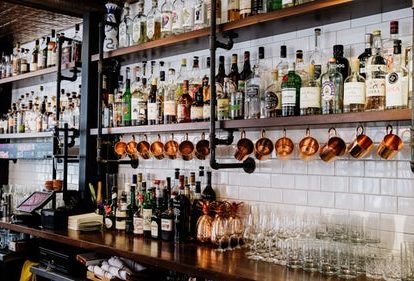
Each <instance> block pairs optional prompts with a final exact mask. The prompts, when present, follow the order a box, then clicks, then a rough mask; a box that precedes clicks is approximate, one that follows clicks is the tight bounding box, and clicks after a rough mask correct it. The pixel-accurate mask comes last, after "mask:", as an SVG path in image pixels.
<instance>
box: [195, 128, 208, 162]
mask: <svg viewBox="0 0 414 281" xmlns="http://www.w3.org/2000/svg"><path fill="white" fill-rule="evenodd" d="M209 154H210V142H209V141H208V140H206V134H205V133H204V132H203V133H202V134H201V140H199V141H198V142H197V144H196V146H195V156H196V157H197V159H199V160H205V159H206V157H207V156H208V155H209Z"/></svg>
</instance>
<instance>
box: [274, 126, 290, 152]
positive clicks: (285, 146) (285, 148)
mask: <svg viewBox="0 0 414 281" xmlns="http://www.w3.org/2000/svg"><path fill="white" fill-rule="evenodd" d="M294 149H295V145H294V143H293V141H292V140H291V139H290V138H288V137H286V129H283V137H281V138H280V139H278V140H277V141H276V143H275V152H276V156H277V157H278V158H279V159H287V158H289V156H290V155H291V154H292V152H293V150H294Z"/></svg>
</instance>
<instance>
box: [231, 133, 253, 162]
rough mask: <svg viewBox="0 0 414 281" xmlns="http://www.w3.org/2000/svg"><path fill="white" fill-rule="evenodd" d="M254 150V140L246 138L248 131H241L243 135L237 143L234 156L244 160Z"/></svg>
mask: <svg viewBox="0 0 414 281" xmlns="http://www.w3.org/2000/svg"><path fill="white" fill-rule="evenodd" d="M253 151H254V144H253V142H252V141H251V140H250V139H248V138H246V132H245V131H244V130H243V131H241V136H240V139H239V141H238V142H237V145H236V152H235V153H234V158H236V159H237V160H239V161H244V160H246V159H247V157H249V155H250V154H252V153H253Z"/></svg>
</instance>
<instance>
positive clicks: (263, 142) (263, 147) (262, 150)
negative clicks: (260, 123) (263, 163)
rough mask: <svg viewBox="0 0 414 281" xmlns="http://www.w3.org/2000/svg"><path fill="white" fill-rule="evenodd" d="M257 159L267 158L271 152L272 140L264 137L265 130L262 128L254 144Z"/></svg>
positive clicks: (272, 147)
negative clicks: (259, 136)
mask: <svg viewBox="0 0 414 281" xmlns="http://www.w3.org/2000/svg"><path fill="white" fill-rule="evenodd" d="M254 148H255V153H254V155H255V156H256V159H257V160H267V159H269V157H270V155H271V154H272V152H273V149H274V146H273V142H272V141H271V140H270V139H268V138H267V137H266V131H265V130H262V133H261V138H260V139H258V140H257V141H256V144H255V146H254Z"/></svg>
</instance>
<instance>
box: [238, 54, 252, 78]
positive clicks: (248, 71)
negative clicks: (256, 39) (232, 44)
mask: <svg viewBox="0 0 414 281" xmlns="http://www.w3.org/2000/svg"><path fill="white" fill-rule="evenodd" d="M251 75H252V70H251V66H250V52H249V51H245V52H244V64H243V69H242V72H240V80H243V81H247V79H249V78H250V76H251Z"/></svg>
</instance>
